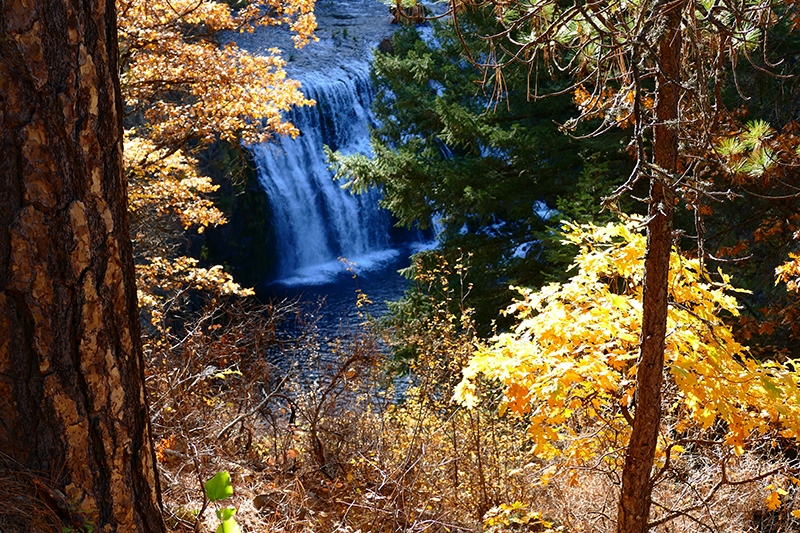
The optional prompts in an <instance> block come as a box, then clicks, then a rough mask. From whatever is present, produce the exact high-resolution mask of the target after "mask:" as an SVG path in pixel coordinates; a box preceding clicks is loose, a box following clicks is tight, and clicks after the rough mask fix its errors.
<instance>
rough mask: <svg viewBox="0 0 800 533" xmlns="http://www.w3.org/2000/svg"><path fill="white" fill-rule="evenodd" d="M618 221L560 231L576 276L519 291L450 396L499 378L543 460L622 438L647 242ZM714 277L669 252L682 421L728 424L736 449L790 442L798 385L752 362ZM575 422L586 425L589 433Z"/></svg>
mask: <svg viewBox="0 0 800 533" xmlns="http://www.w3.org/2000/svg"><path fill="white" fill-rule="evenodd" d="M638 224H640V221H638V220H633V219H632V220H630V221H629V222H627V223H625V224H609V225H607V226H605V227H596V226H592V225H587V226H574V225H568V226H567V227H566V235H565V238H566V241H567V242H570V243H573V244H577V245H578V246H579V247H580V253H579V255H578V256H577V257H576V259H575V264H574V265H573V268H574V269H575V270H576V271H577V272H576V274H575V275H574V276H573V277H572V278H571V279H570V280H569V282H567V283H564V284H551V285H549V286H547V287H545V288H543V289H542V290H540V291H538V292H534V291H531V290H528V289H518V290H519V292H520V294H521V297H522V299H521V300H520V301H518V302H516V303H515V304H514V305H513V306H511V307H510V308H509V312H510V313H512V314H514V315H516V316H517V317H518V318H519V323H518V326H517V328H516V329H515V330H514V331H513V332H511V333H506V334H502V335H499V336H497V337H495V338H494V339H493V340H492V343H491V344H490V345H488V346H484V347H482V348H481V349H480V350H479V352H478V353H477V355H476V356H475V357H473V358H472V359H471V360H470V361H469V363H468V365H467V367H466V368H465V369H464V371H463V379H462V382H461V383H460V384H459V386H458V387H457V389H456V392H455V395H454V396H455V399H456V400H457V401H458V402H460V403H462V404H464V405H466V406H472V405H476V404H477V401H478V400H477V399H476V398H475V397H474V394H475V390H476V389H475V386H474V381H475V380H476V379H477V378H478V376H483V377H484V378H486V379H489V380H490V381H496V382H498V383H500V384H501V385H502V387H501V390H502V391H503V392H504V399H503V409H504V410H507V411H508V412H510V413H514V414H518V415H524V416H525V419H526V422H527V423H528V428H529V430H528V433H529V438H531V439H532V441H533V443H534V444H535V446H536V454H537V455H539V456H541V457H552V456H556V455H560V456H562V457H564V458H565V460H566V464H567V466H569V465H570V464H585V462H586V461H588V460H590V459H591V460H594V458H596V457H597V455H602V454H605V453H608V452H609V451H610V450H612V449H615V448H616V449H619V447H620V445H621V444H622V445H624V443H625V442H626V441H627V435H628V431H629V428H628V422H629V416H630V415H629V414H628V413H627V407H628V405H629V404H630V402H631V401H632V398H633V390H634V379H635V373H636V359H637V357H638V351H639V332H640V329H641V319H642V308H641V304H640V299H641V283H642V272H643V257H644V251H645V245H646V242H645V238H644V236H643V235H642V234H641V233H639V232H638V231H637V230H636V229H635V228H636V226H637V225H638ZM718 277H719V279H720V280H721V281H719V282H716V283H715V282H712V281H711V279H710V277H709V275H708V274H707V273H706V272H704V271H703V270H702V268H701V265H700V263H699V261H698V260H697V259H692V258H687V257H683V256H680V255H679V254H677V253H674V252H673V254H672V257H671V260H670V278H669V289H670V306H669V310H668V324H667V330H668V334H667V337H666V358H667V361H666V367H667V368H668V369H669V372H670V379H669V380H668V382H671V383H674V384H675V385H677V389H675V388H674V387H673V389H674V390H675V392H674V393H673V395H674V396H673V398H672V401H673V403H674V402H677V404H676V405H681V406H682V409H681V412H682V413H683V417H684V418H683V419H682V420H680V421H678V425H679V426H681V425H682V427H684V428H685V427H687V425H691V424H695V425H698V426H699V427H701V428H709V427H710V426H711V425H712V424H714V423H715V422H716V421H717V420H723V421H724V422H725V423H726V427H727V434H726V435H725V442H726V443H727V444H728V445H730V446H731V448H732V449H733V450H734V451H735V452H737V453H741V451H742V450H743V449H744V446H745V445H746V444H747V441H748V439H749V438H750V436H751V435H754V434H765V433H770V432H771V431H774V430H782V431H783V432H782V435H783V436H784V437H790V438H795V439H797V438H798V428H800V386H798V381H797V377H796V376H795V374H794V373H793V372H790V371H789V369H788V368H787V367H785V366H784V365H781V364H779V363H774V362H766V363H761V362H757V361H755V360H753V359H751V358H750V357H749V354H748V351H747V348H746V347H744V346H742V345H741V344H739V343H738V342H737V341H736V340H735V339H734V337H733V334H732V332H731V329H730V328H729V327H728V326H727V325H726V324H724V323H723V322H722V320H721V319H720V316H721V315H723V314H725V313H727V314H731V315H734V316H735V315H737V314H738V308H737V303H736V300H735V298H734V297H733V296H731V295H730V292H731V291H732V290H733V288H732V287H731V285H730V279H729V277H728V276H726V275H724V274H723V273H722V272H719V276H718ZM575 427H581V428H584V430H586V431H592V429H594V433H592V434H591V437H590V438H587V437H585V436H584V435H582V434H578V433H576V432H575V430H574V428H575Z"/></svg>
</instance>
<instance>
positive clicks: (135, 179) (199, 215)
mask: <svg viewBox="0 0 800 533" xmlns="http://www.w3.org/2000/svg"><path fill="white" fill-rule="evenodd" d="M123 154H124V161H125V171H126V172H125V173H126V178H127V180H128V187H129V194H128V205H129V208H130V210H131V211H133V212H134V217H140V216H146V215H145V213H148V212H151V213H152V214H153V215H155V216H159V214H166V213H174V214H175V215H177V216H178V218H179V219H180V220H181V223H182V224H183V227H184V229H188V228H189V227H191V226H196V227H198V228H199V230H200V231H202V229H203V228H205V227H208V226H209V225H212V224H224V223H225V217H224V216H223V215H222V213H221V212H220V211H219V210H218V209H217V208H216V207H214V204H213V203H212V202H211V201H210V200H208V199H207V198H205V197H204V196H202V195H203V194H204V193H210V192H213V191H215V190H217V188H218V187H217V186H215V185H213V184H212V183H211V179H210V178H208V177H205V176H200V175H198V174H197V168H196V165H197V161H196V160H195V159H194V158H192V157H189V156H187V155H185V154H184V153H183V151H182V150H176V151H169V150H167V149H164V148H161V149H159V148H156V147H155V146H154V145H153V143H152V141H151V140H149V139H146V138H143V137H137V136H136V135H135V133H134V132H133V131H126V132H125V149H124V150H123ZM139 237H141V238H145V236H139Z"/></svg>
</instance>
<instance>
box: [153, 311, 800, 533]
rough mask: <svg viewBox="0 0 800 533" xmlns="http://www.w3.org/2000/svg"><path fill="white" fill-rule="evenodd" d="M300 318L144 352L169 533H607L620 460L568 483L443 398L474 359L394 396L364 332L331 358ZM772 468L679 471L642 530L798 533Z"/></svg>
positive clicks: (249, 322)
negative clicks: (222, 518)
mask: <svg viewBox="0 0 800 533" xmlns="http://www.w3.org/2000/svg"><path fill="white" fill-rule="evenodd" d="M312 314H313V313H309V312H308V309H306V310H304V309H303V308H302V306H300V305H299V304H296V303H292V304H287V303H284V304H282V305H276V306H271V307H268V308H260V309H254V308H246V307H236V308H228V309H225V310H223V309H222V308H217V309H214V310H211V311H210V312H209V313H207V314H206V315H205V318H204V319H201V320H200V321H198V323H197V324H196V326H195V327H193V328H189V333H188V334H186V335H184V336H181V338H180V344H177V343H174V342H173V348H172V349H167V350H158V349H155V350H153V351H152V352H151V354H150V356H151V357H150V361H151V367H150V370H149V373H148V386H149V390H150V393H151V407H152V412H153V421H154V423H153V427H154V432H155V440H156V443H157V444H156V448H157V455H158V461H159V468H160V475H161V486H162V494H163V499H164V506H165V511H166V512H165V515H166V518H167V521H168V524H169V525H170V527H172V528H173V529H174V530H175V531H208V532H210V531H215V530H216V528H217V518H216V517H215V513H214V512H213V508H214V506H215V505H217V506H218V507H236V508H237V509H238V511H237V514H236V519H237V520H238V523H239V524H240V526H241V527H242V531H244V532H252V533H254V532H268V531H309V532H310V531H320V532H350V533H353V532H356V531H361V532H368V531H369V532H373V531H375V532H377V531H381V532H389V531H392V532H400V531H404V532H405V531H420V532H422V531H426V532H442V533H444V532H448V533H449V532H454V531H474V532H479V531H486V532H492V533H501V532H516V531H547V530H553V531H569V532H597V533H601V532H603V533H604V532H609V533H610V532H612V531H614V526H615V520H614V518H615V516H616V499H617V497H618V493H619V492H618V488H619V463H618V461H617V462H615V461H613V460H602V459H601V460H599V461H597V463H596V464H593V465H589V466H586V467H583V468H580V469H578V470H573V471H571V472H569V471H567V470H563V469H561V468H560V467H559V462H560V460H559V459H554V460H544V459H541V458H537V456H536V455H535V454H534V453H533V451H532V450H530V449H528V448H527V446H526V429H525V427H524V421H520V420H512V419H509V418H502V417H497V415H496V413H495V412H494V410H493V409H491V408H490V409H475V410H471V411H470V410H465V409H462V408H459V407H457V406H455V405H454V404H452V403H451V402H450V397H451V389H450V385H448V376H449V377H450V378H452V376H453V375H454V374H453V369H459V368H460V365H461V364H463V358H464V357H465V354H468V352H469V351H470V350H471V347H469V346H466V344H464V345H462V346H460V347H459V348H458V350H455V351H453V350H451V351H450V354H449V358H450V359H451V362H440V363H437V362H433V361H428V362H427V363H426V364H425V365H424V368H426V369H427V370H424V369H423V367H417V372H416V375H415V377H414V379H413V380H412V379H410V378H407V379H406V381H404V382H396V381H394V380H392V379H389V378H388V377H387V368H388V367H389V366H390V365H389V363H390V361H389V360H387V356H386V349H385V344H384V342H383V340H382V339H381V338H380V336H379V334H378V333H377V332H376V331H375V330H373V329H371V328H370V327H369V326H361V327H353V328H350V329H348V330H346V331H344V330H343V331H342V333H341V335H340V337H339V339H338V340H337V344H336V346H337V347H336V348H334V349H332V350H331V349H326V352H327V353H322V351H321V350H320V346H322V345H323V344H324V345H325V346H330V344H329V343H328V342H327V341H326V342H325V343H322V342H321V341H322V339H321V338H320V337H319V332H318V331H315V328H314V327H313V321H310V320H309V318H308V317H309V316H310V315H312ZM439 340H441V339H439ZM431 342H433V341H431ZM453 346H455V345H453ZM151 348H154V345H151ZM459 350H461V351H459ZM398 383H402V385H399V386H398ZM451 383H452V380H451ZM607 459H608V458H607ZM782 461H785V458H784V457H782V456H781V455H780V454H779V453H776V452H775V450H772V449H764V450H754V451H752V452H748V453H745V454H743V455H741V456H738V457H737V456H727V455H721V454H720V453H718V452H715V451H714V450H713V449H711V450H702V451H701V450H697V451H696V452H687V453H684V454H681V455H680V456H676V457H674V458H673V460H672V462H671V464H670V467H669V468H668V469H667V471H666V472H665V473H664V475H663V476H661V478H660V480H659V483H658V484H657V486H656V488H655V490H654V500H655V501H656V502H657V503H656V504H655V506H654V508H653V518H654V520H657V519H660V518H664V517H665V516H667V515H670V514H672V518H671V519H669V520H665V521H664V523H663V524H661V525H659V526H658V527H655V528H654V529H653V531H654V532H660V533H666V532H701V531H703V532H719V533H723V532H724V533H738V532H747V531H751V532H764V533H767V532H769V533H778V532H789V531H797V529H796V527H797V521H796V520H795V519H793V518H792V517H791V515H790V514H789V513H790V511H791V509H792V508H794V507H793V506H792V501H793V500H794V498H795V494H794V491H793V489H792V487H791V483H789V484H788V485H787V484H785V483H783V481H785V480H783V481H781V480H777V479H776V477H775V476H770V475H765V473H769V472H770V471H771V469H774V467H775V465H776V464H778V463H781V462H782ZM220 471H227V472H229V473H230V475H231V477H232V484H233V488H234V494H233V496H232V497H231V498H229V499H227V500H224V501H222V502H218V503H216V504H209V502H207V501H206V500H205V499H204V491H203V488H202V487H203V485H204V483H205V482H206V481H207V480H209V479H210V478H212V477H213V476H214V475H215V474H216V473H217V472H220ZM746 479H752V480H753V481H751V482H747V483H739V481H740V480H746ZM725 480H727V481H726V482H722V481H725ZM774 483H779V484H781V486H786V487H787V488H788V489H789V491H792V492H791V493H789V494H788V495H786V496H784V497H783V498H784V500H786V501H785V502H784V503H785V505H783V506H782V507H780V508H778V509H772V508H771V507H772V506H770V505H768V503H767V496H768V495H769V494H770V490H771V489H770V485H771V484H774ZM773 486H774V485H773ZM668 509H669V510H670V511H668Z"/></svg>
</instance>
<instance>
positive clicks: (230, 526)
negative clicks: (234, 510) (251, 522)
mask: <svg viewBox="0 0 800 533" xmlns="http://www.w3.org/2000/svg"><path fill="white" fill-rule="evenodd" d="M217 533H242V530H241V529H240V528H239V524H237V523H236V520H234V519H233V518H231V519H230V520H225V521H224V522H222V523H221V524H220V525H219V526H218V527H217Z"/></svg>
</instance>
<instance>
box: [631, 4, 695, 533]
mask: <svg viewBox="0 0 800 533" xmlns="http://www.w3.org/2000/svg"><path fill="white" fill-rule="evenodd" d="M682 7H683V2H680V1H679V2H667V3H666V6H665V10H666V14H664V15H663V20H664V35H663V36H662V37H661V42H660V43H659V46H658V55H659V58H658V59H659V62H660V64H661V69H662V70H661V73H660V74H659V76H658V78H657V83H658V85H657V95H658V96H657V104H656V120H657V124H656V126H655V128H654V130H655V131H654V140H653V162H654V163H655V165H656V166H657V167H659V168H660V169H662V170H663V171H664V173H665V174H667V175H669V176H673V175H674V174H675V172H676V170H677V163H678V128H677V122H678V118H679V116H678V104H679V97H680V91H679V87H678V86H677V84H676V83H674V81H677V80H680V55H681V37H680V23H681V19H680V14H681V10H682ZM668 181H669V178H667V176H665V175H658V176H655V177H654V178H653V179H652V180H651V182H650V198H649V208H648V221H649V223H648V225H647V252H646V254H645V260H644V268H645V274H644V282H643V286H644V291H643V295H642V307H643V316H642V334H641V341H640V342H641V348H640V353H639V360H638V367H637V370H636V413H635V417H634V421H633V431H632V433H631V440H630V443H629V444H628V449H627V453H626V455H625V467H624V470H623V471H622V492H621V494H620V504H619V514H618V517H617V520H618V521H617V531H618V532H619V533H644V532H646V531H647V530H648V526H647V523H648V519H649V516H650V501H651V500H650V496H651V492H652V486H651V484H650V475H651V471H652V468H653V460H654V458H655V451H656V444H657V441H658V429H659V425H660V423H661V384H662V380H663V373H664V345H665V337H666V333H667V296H668V287H669V285H668V276H669V257H670V252H671V249H672V217H673V210H674V201H673V197H674V195H673V191H672V190H670V189H669V187H668V186H666V182H668Z"/></svg>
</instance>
